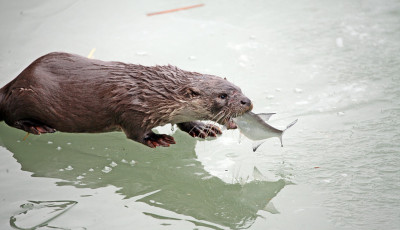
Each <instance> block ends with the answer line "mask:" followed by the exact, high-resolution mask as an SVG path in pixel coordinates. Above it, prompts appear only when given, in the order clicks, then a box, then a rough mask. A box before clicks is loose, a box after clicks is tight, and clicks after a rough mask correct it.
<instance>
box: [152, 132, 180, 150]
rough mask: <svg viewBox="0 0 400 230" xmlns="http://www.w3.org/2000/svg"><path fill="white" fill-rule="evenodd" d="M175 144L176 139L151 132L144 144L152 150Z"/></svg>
mask: <svg viewBox="0 0 400 230" xmlns="http://www.w3.org/2000/svg"><path fill="white" fill-rule="evenodd" d="M175 143H176V142H175V140H174V138H173V137H171V136H169V135H166V134H155V133H153V132H150V133H149V134H147V135H146V137H145V138H144V144H145V145H147V146H149V147H150V148H155V147H157V146H163V147H169V145H171V144H175Z"/></svg>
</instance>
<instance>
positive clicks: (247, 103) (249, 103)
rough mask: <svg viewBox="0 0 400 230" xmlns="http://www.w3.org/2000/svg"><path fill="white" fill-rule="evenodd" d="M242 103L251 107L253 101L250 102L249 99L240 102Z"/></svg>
mask: <svg viewBox="0 0 400 230" xmlns="http://www.w3.org/2000/svg"><path fill="white" fill-rule="evenodd" d="M240 103H241V104H242V105H247V106H250V105H251V101H250V99H248V98H243V99H242V100H240Z"/></svg>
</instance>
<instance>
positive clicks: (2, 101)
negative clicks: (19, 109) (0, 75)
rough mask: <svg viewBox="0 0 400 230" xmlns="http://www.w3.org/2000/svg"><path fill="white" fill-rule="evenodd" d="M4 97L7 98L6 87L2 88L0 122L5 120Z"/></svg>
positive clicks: (0, 90)
mask: <svg viewBox="0 0 400 230" xmlns="http://www.w3.org/2000/svg"><path fill="white" fill-rule="evenodd" d="M4 98H5V93H4V88H1V89H0V122H1V121H3V120H4V105H3V104H4Z"/></svg>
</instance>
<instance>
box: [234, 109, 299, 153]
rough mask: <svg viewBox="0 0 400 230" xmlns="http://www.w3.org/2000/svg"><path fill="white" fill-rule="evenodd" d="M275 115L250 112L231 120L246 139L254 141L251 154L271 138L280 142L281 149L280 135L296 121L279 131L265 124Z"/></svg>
mask: <svg viewBox="0 0 400 230" xmlns="http://www.w3.org/2000/svg"><path fill="white" fill-rule="evenodd" d="M274 114H275V113H260V114H255V113H252V112H247V113H244V114H243V115H242V116H240V117H235V118H233V121H234V122H235V123H236V124H237V126H238V127H239V130H240V131H241V133H242V134H243V135H245V136H246V137H247V138H249V139H251V140H253V141H256V142H255V143H253V152H255V151H256V150H257V148H258V147H260V145H261V144H262V143H264V142H265V140H266V139H268V138H271V137H278V138H279V140H280V141H281V146H282V147H283V143H282V135H283V133H284V132H285V131H286V130H287V129H288V128H290V127H292V126H293V125H294V124H296V122H297V120H298V119H296V120H295V121H293V122H292V123H290V124H289V125H288V126H287V127H286V129H283V130H280V129H277V128H275V127H272V126H270V125H269V124H267V123H266V121H268V120H269V118H270V117H271V116H272V115H274Z"/></svg>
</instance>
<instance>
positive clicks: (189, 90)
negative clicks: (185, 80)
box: [185, 87, 200, 98]
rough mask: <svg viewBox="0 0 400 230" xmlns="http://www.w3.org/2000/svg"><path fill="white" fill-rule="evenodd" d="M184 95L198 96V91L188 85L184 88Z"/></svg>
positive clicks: (189, 96)
mask: <svg viewBox="0 0 400 230" xmlns="http://www.w3.org/2000/svg"><path fill="white" fill-rule="evenodd" d="M185 95H186V97H188V98H195V97H198V96H200V91H199V90H198V89H196V88H194V87H190V88H187V89H186V93H185Z"/></svg>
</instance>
